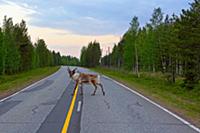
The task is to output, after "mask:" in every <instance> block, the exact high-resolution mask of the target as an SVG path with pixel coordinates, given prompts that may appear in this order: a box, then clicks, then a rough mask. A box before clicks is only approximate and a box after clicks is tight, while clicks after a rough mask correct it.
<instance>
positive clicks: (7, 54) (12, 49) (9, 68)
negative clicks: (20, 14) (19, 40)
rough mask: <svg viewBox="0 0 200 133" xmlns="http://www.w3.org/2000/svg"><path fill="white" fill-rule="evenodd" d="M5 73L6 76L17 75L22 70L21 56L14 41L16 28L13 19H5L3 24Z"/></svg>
mask: <svg viewBox="0 0 200 133" xmlns="http://www.w3.org/2000/svg"><path fill="white" fill-rule="evenodd" d="M3 34H4V35H3V49H4V51H3V55H4V57H3V65H2V66H3V71H2V73H3V74H5V72H6V73H8V74H13V73H16V72H17V71H18V70H19V68H20V54H19V51H18V49H17V45H16V42H15V39H14V26H13V22H12V19H11V18H8V19H7V18H6V16H5V17H4V22H3Z"/></svg>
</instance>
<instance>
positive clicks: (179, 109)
mask: <svg viewBox="0 0 200 133" xmlns="http://www.w3.org/2000/svg"><path fill="white" fill-rule="evenodd" d="M93 70H94V71H97V72H100V73H102V74H104V75H107V76H109V77H111V78H113V79H115V80H117V81H119V82H121V83H124V84H126V85H127V86H129V87H130V88H132V89H134V90H136V91H138V92H140V93H142V94H143V95H145V96H147V97H149V98H150V99H152V100H153V101H156V102H157V103H159V104H161V105H162V106H164V107H166V108H168V109H169V110H172V111H173V112H175V113H177V114H178V115H180V116H182V117H183V118H185V119H187V120H189V121H191V122H192V123H193V124H195V125H197V126H198V127H200V86H198V87H196V89H194V90H190V91H189V90H186V89H184V88H181V84H182V82H183V81H182V79H181V78H179V79H178V80H177V82H176V83H175V84H170V83H168V82H167V81H166V80H165V78H164V77H163V76H162V74H161V73H154V74H152V73H141V77H140V78H137V77H136V76H135V75H134V74H133V73H130V72H126V71H121V70H120V71H119V70H111V69H108V68H94V69H93Z"/></svg>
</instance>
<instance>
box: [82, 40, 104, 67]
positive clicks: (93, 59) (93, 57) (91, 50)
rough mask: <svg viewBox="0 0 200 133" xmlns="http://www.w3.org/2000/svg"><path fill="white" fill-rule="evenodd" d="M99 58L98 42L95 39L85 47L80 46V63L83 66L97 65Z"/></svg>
mask: <svg viewBox="0 0 200 133" xmlns="http://www.w3.org/2000/svg"><path fill="white" fill-rule="evenodd" d="M100 58H101V49H100V44H99V43H98V42H96V41H94V42H90V43H89V44H88V46H87V47H85V46H84V47H82V49H81V56H80V64H81V66H85V67H95V66H98V65H99V62H100Z"/></svg>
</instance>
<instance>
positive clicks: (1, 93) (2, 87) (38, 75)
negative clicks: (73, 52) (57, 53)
mask: <svg viewBox="0 0 200 133" xmlns="http://www.w3.org/2000/svg"><path fill="white" fill-rule="evenodd" d="M59 68H60V67H45V68H37V69H33V70H30V71H26V72H22V73H18V74H14V75H4V76H2V75H1V76H0V98H3V97H5V96H8V95H10V94H12V93H14V92H16V91H18V90H20V89H22V88H24V87H26V86H27V85H30V84H32V83H34V82H35V81H38V80H40V79H42V78H44V77H46V76H48V75H50V74H52V73H54V72H56V71H57V70H58V69H59Z"/></svg>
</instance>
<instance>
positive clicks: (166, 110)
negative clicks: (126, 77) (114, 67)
mask: <svg viewBox="0 0 200 133" xmlns="http://www.w3.org/2000/svg"><path fill="white" fill-rule="evenodd" d="M103 77H105V78H107V79H109V80H111V81H113V82H115V83H117V84H118V85H120V86H122V87H124V88H125V89H127V90H129V91H131V92H132V93H134V94H136V95H138V96H140V97H142V98H143V99H145V100H147V101H148V102H150V103H152V104H153V105H155V106H157V107H158V108H160V109H162V110H163V111H165V112H167V113H169V114H170V115H172V116H174V117H175V118H176V119H178V120H180V121H181V122H183V123H184V124H186V125H188V126H189V127H191V128H192V129H194V130H195V131H197V132H199V133H200V129H199V128H198V127H196V126H194V125H192V124H191V123H190V122H188V121H186V120H184V119H183V118H181V117H179V116H178V115H176V114H174V113H172V112H171V111H169V110H168V109H166V108H164V107H162V106H161V105H159V104H157V103H155V102H153V101H152V100H150V99H149V98H147V97H145V96H143V95H142V94H140V93H138V92H136V91H134V90H132V89H130V88H129V87H127V86H125V85H123V84H121V83H119V82H117V81H116V80H114V79H111V78H109V77H107V76H105V75H103Z"/></svg>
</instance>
